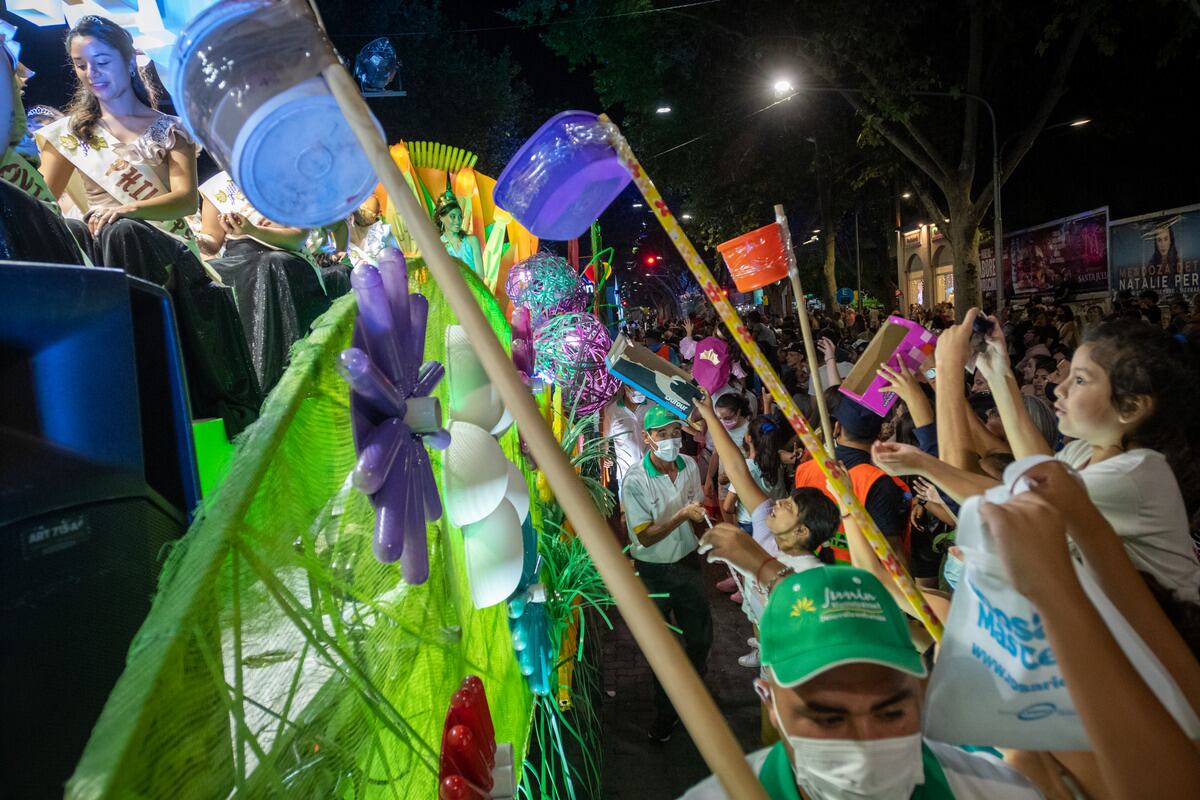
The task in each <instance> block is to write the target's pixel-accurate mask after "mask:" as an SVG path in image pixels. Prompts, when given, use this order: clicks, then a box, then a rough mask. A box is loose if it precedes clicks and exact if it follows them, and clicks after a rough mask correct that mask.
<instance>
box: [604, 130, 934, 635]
mask: <svg viewBox="0 0 1200 800" xmlns="http://www.w3.org/2000/svg"><path fill="white" fill-rule="evenodd" d="M600 122H601V124H603V125H604V126H605V127H606V129H607V130H606V132H607V135H608V142H609V144H610V145H612V147H613V149H614V150H616V151H617V156H618V157H619V158H620V159H621V163H622V164H624V165H625V169H626V170H628V172H629V174H630V175H631V176H632V177H633V182H634V183H635V184H636V185H637V187H638V191H640V192H641V193H642V197H644V198H645V199H646V205H647V206H648V207H649V208H652V209H654V216H655V217H656V218H657V219H658V222H659V224H660V225H662V227H663V230H664V231H666V233H667V236H668V237H669V238H670V239H671V243H672V244H674V245H675V249H676V250H677V251H678V252H679V255H681V256H682V257H683V263H684V264H686V265H687V268H688V269H689V270H691V273H692V276H693V277H694V278H695V279H696V282H697V283H698V284H700V288H701V289H703V290H704V294H705V296H706V297H708V299H709V302H710V303H712V306H713V309H715V310H716V312H717V316H719V317H720V318H721V322H723V323H725V328H726V329H727V330H728V331H729V335H730V336H732V337H733V339H734V340H735V341H736V342H737V343H738V346H739V347H741V348H742V352H743V353H745V354H746V358H747V359H749V361H750V365H751V366H753V367H754V371H755V372H757V373H758V376H759V377H760V378H762V381H763V383H764V384H766V387H767V390H768V391H769V392H770V393H771V397H772V398H774V400H775V404H776V405H777V406H779V408H780V409H781V410H782V411H783V415H784V417H785V418H786V419H787V421H788V423H789V424H790V425H791V426H792V428H793V430H795V431H796V434H797V435H798V436H799V437H800V441H801V442H803V443H804V446H805V447H806V448H807V449H808V451H809V452H810V453H812V456H813V459H814V460H815V461H816V463H817V468H818V469H819V470H820V472H821V474H822V475H823V476H824V477H825V480H826V481H827V482H828V485H829V490H830V491H831V492H833V493H834V494H835V495H836V496H837V498H838V500H839V501H841V502H842V503H844V504H845V506H846V507H847V508H849V509H850V514H851V516H853V517H854V521H855V522H857V523H858V526H859V527H860V528H861V529H862V532H863V536H865V537H866V539H867V542H869V543H870V545H871V549H872V550H873V551H874V553H875V555H876V556H877V557H878V558H879V562H880V563H881V564H883V566H884V569H886V570H887V572H888V574H889V575H891V577H892V580H893V581H894V582H895V584H896V588H897V589H899V590H900V593H901V594H903V595H904V597H905V599H907V600H908V602H909V605H911V606H912V608H913V613H915V614H916V616H917V618H918V619H920V620H921V622H922V624H924V625H925V629H926V630H928V631H929V635H930V636H932V637H933V638H934V640H935V641H940V640H941V638H942V622H941V620H939V619H938V617H937V614H935V613H934V612H933V609H932V608H930V607H929V603H928V602H926V600H925V598H924V597H923V596H922V595H921V593H920V592H919V591H918V590H917V587H916V584H914V583H913V580H912V576H910V575H909V574H908V570H907V569H905V568H904V565H903V564H901V563H900V561H899V559H897V558H896V556H895V554H894V553H893V552H892V548H891V545H889V544H888V541H887V539H885V538H884V537H883V533H881V532H880V530H879V526H878V525H876V524H875V520H873V519H871V515H870V514H868V513H867V512H866V509H864V508H863V505H862V502H861V501H859V499H858V498H857V497H855V495H854V492H853V491H852V489H851V486H850V481H849V475H847V474H846V472H845V470H843V469H842V468H841V467H840V466H839V465H838V463H837V462H836V461H835V460H834V459H833V455H832V454H831V453H830V452H829V451H828V450H826V449H825V446H824V445H823V444H822V443H821V440H820V439H818V438H817V435H816V434H815V433H813V429H812V426H810V425H809V424H808V420H806V419H805V418H804V415H803V414H801V413H800V409H799V408H797V407H796V401H795V400H793V399H792V396H791V395H790V394H788V392H787V390H786V389H784V388H783V382H782V381H781V380H779V375H778V374H777V373H776V372H775V368H774V367H773V366H771V362H769V361H767V358H766V356H764V355H763V352H762V350H761V349H760V348H759V346H758V344H757V343H756V342H755V341H754V339H753V338H751V336H750V333H749V331H747V330H746V326H745V325H744V324H743V323H742V320H741V317H739V316H738V313H737V309H735V308H734V307H733V304H732V303H730V302H729V298H728V297H726V296H725V292H724V291H722V289H721V286H720V285H719V284H718V283H717V280H716V278H714V277H713V274H712V272H711V271H710V270H709V268H708V265H707V264H705V263H704V260H703V259H702V258H700V254H699V253H697V252H696V247H695V245H693V244H692V242H691V240H690V239H688V237H687V234H686V233H684V231H683V228H681V227H680V226H679V220H677V219H675V215H674V214H672V213H671V209H670V207H669V206H667V201H666V200H664V199H663V197H662V195H661V194H659V193H658V189H657V188H655V186H654V183H653V182H652V181H651V180H650V176H648V175H647V174H646V171H645V169H643V168H642V165H641V164H640V163H639V162H638V160H637V156H635V155H634V154H633V149H632V148H630V146H629V142H627V141H626V140H625V137H624V136H623V135H621V131H620V129H619V128H618V127H617V126H616V125H614V124H613V123H612V121H611V120H610V119H609V118H608V117H607V116H606V115H604V114H601V115H600Z"/></svg>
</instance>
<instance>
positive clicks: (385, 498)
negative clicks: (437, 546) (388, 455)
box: [371, 480, 408, 564]
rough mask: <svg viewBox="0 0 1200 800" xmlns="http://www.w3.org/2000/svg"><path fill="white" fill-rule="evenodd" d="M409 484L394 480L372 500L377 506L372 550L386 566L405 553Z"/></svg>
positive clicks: (388, 482)
mask: <svg viewBox="0 0 1200 800" xmlns="http://www.w3.org/2000/svg"><path fill="white" fill-rule="evenodd" d="M407 490H408V489H407V482H406V481H399V480H392V481H387V482H386V483H384V484H383V489H381V490H380V492H379V493H378V494H377V495H375V496H374V497H373V498H372V502H373V503H374V505H375V538H374V539H373V540H372V541H371V549H372V550H373V551H374V552H375V557H376V558H378V559H379V560H380V561H382V562H384V563H385V564H391V563H392V562H394V561H398V560H399V559H400V556H401V555H402V554H403V553H404V513H405V505H404V502H405V497H404V495H405V493H406V492H407Z"/></svg>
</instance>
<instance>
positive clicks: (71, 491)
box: [0, 263, 199, 800]
mask: <svg viewBox="0 0 1200 800" xmlns="http://www.w3.org/2000/svg"><path fill="white" fill-rule="evenodd" d="M0 280H2V281H3V282H4V286H5V292H4V294H3V296H0V386H3V387H4V396H5V402H4V403H2V404H0V678H2V681H3V682H2V683H0V707H2V708H3V713H4V719H5V724H4V726H3V728H4V733H3V746H2V747H0V752H2V753H3V755H2V756H0V758H2V759H3V762H2V766H0V769H2V770H3V772H2V774H3V778H0V795H2V796H5V797H9V796H11V797H19V798H29V799H30V800H38V799H39V798H43V797H46V798H50V797H62V794H63V784H64V783H65V782H66V780H67V778H69V777H70V775H71V773H72V772H73V771H74V768H75V764H76V763H77V762H78V760H79V756H80V754H81V753H82V752H83V749H84V745H85V744H86V743H87V740H88V736H89V735H90V733H91V730H92V726H93V725H94V724H95V722H96V719H97V718H98V717H99V716H100V711H101V709H102V708H103V706H104V702H105V700H106V699H107V698H108V694H109V691H110V690H111V689H112V687H113V685H114V684H115V683H116V680H117V678H118V676H119V675H120V674H121V671H122V669H123V668H124V666H125V657H126V653H127V651H128V649H129V646H130V643H131V642H132V641H133V638H134V635H135V634H136V632H137V630H138V628H139V627H140V625H141V623H142V621H143V620H144V619H145V617H146V614H147V612H148V611H149V608H150V602H151V599H152V597H153V595H154V591H155V587H156V584H157V579H158V573H159V570H160V569H161V566H162V560H163V557H164V555H165V550H166V547H165V546H166V545H167V544H168V543H170V542H171V541H173V540H175V539H178V538H179V537H180V536H182V535H183V532H184V531H185V530H186V527H187V521H188V511H189V510H190V509H191V508H192V507H194V504H195V502H196V500H197V499H198V496H199V490H198V482H197V480H196V468H195V457H194V454H193V452H192V443H191V435H190V419H189V417H190V414H189V410H188V406H187V391H186V385H184V383H183V375H184V372H183V365H182V361H181V359H180V357H179V346H178V343H177V335H176V331H175V322H174V315H173V312H172V309H171V304H170V300H169V299H168V298H167V296H166V294H165V293H164V292H163V291H162V290H161V289H159V288H158V287H154V286H151V285H148V284H144V283H143V282H141V281H136V280H134V279H130V278H128V277H127V276H126V275H125V274H124V273H123V272H121V271H119V270H107V269H98V268H79V267H62V266H55V265H28V264H11V263H0Z"/></svg>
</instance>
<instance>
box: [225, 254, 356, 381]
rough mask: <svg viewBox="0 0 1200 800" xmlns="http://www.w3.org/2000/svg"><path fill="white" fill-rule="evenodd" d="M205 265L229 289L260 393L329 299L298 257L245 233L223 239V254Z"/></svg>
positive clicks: (274, 378)
mask: <svg viewBox="0 0 1200 800" xmlns="http://www.w3.org/2000/svg"><path fill="white" fill-rule="evenodd" d="M209 266H211V267H212V268H213V269H215V270H216V271H217V274H219V275H220V276H221V280H222V281H224V282H225V285H226V286H230V287H232V288H233V295H234V298H235V299H236V300H237V308H238V313H239V315H240V316H241V324H242V330H243V332H244V333H245V337H246V342H247V344H248V345H249V347H250V360H251V362H252V363H253V364H254V371H255V372H256V373H257V375H258V381H259V385H260V386H262V389H263V393H264V394H265V393H267V392H270V391H271V389H272V388H274V386H275V384H276V383H278V382H279V378H280V377H281V376H282V375H283V371H284V369H285V368H286V367H287V363H288V353H289V351H290V350H291V347H292V345H293V344H294V343H295V342H296V341H297V340H298V339H302V338H304V337H305V336H306V335H308V329H309V328H310V327H311V326H312V323H313V321H314V320H315V319H316V318H317V317H319V316H320V315H321V314H323V313H325V312H326V311H328V310H329V305H330V303H331V298H330V296H328V295H327V294H326V292H325V289H324V288H322V286H321V283H322V281H321V280H320V279H319V278H318V277H317V270H316V269H315V268H314V267H313V265H312V264H310V263H309V262H308V261H307V260H305V259H304V258H303V257H301V256H299V255H297V254H295V253H291V252H288V251H285V250H276V249H274V248H272V247H268V246H267V245H265V244H263V243H262V242H259V241H257V240H256V239H251V238H249V237H247V238H239V239H227V240H226V242H225V252H224V254H223V255H222V256H221V257H220V258H217V259H213V260H212V261H210V262H209ZM339 288H341V287H340V282H339ZM341 293H344V290H342V292H341Z"/></svg>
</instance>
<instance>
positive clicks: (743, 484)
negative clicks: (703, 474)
mask: <svg viewBox="0 0 1200 800" xmlns="http://www.w3.org/2000/svg"><path fill="white" fill-rule="evenodd" d="M696 410H697V411H699V412H700V416H701V417H703V418H704V421H705V422H707V423H708V429H709V430H710V431H711V432H712V438H713V447H715V448H716V450H717V455H718V456H719V457H720V459H721V464H722V465H724V467H725V475H726V476H728V478H729V482H730V483H732V484H733V488H734V489H735V490H736V492H737V496H738V498H739V499H740V500H741V501H742V504H743V505H744V506H746V508H748V509H750V510H751V511H753V510H754V509H756V508H758V507H759V506H760V505H761V504H762V503H763V501H765V500H766V499H767V495H766V494H765V493H764V492H763V490H762V489H760V488H759V486H758V484H757V483H755V481H754V478H753V476H751V475H750V468H749V467H748V466H747V465H746V457H745V456H744V455H742V449H741V448H740V447H738V446H737V445H736V444H734V442H733V438H732V437H731V436H730V435H729V431H727V430H725V426H724V425H722V424H721V421H720V420H719V419H717V412H716V411H715V410H714V409H713V405H712V397H711V396H710V395H709V393H708V392H704V393H703V394H702V395H701V396H700V399H698V400H697V401H696ZM713 461H716V459H713Z"/></svg>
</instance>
